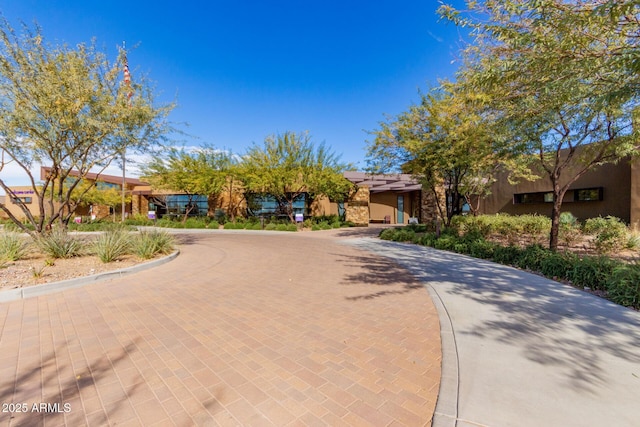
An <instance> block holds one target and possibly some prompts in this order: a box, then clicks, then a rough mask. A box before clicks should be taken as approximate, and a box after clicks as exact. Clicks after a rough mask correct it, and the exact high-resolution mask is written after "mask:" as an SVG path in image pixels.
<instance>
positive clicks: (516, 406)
mask: <svg viewBox="0 0 640 427" xmlns="http://www.w3.org/2000/svg"><path fill="white" fill-rule="evenodd" d="M348 243H350V244H353V245H355V246H356V247H358V248H361V249H365V250H368V251H371V252H374V253H376V254H380V255H384V256H386V257H389V258H391V259H393V260H394V261H396V262H398V263H399V264H400V265H401V266H403V267H405V268H407V269H408V270H410V271H411V272H412V273H413V274H414V275H415V276H416V277H417V278H419V279H420V280H421V281H422V282H424V283H425V284H426V285H427V287H428V288H430V289H431V292H432V295H433V296H434V301H435V302H436V306H438V305H439V313H440V321H441V324H442V338H443V341H442V342H443V359H444V360H443V372H442V387H441V389H440V396H439V398H438V405H437V407H436V416H435V418H434V424H433V425H434V426H458V427H463V426H464V427H467V426H495V427H498V426H536V427H538V426H562V427H566V426H580V427H584V426H598V427H601V426H617V427H620V426H638V425H640V424H639V423H640V313H638V312H636V311H633V310H630V309H626V308H623V307H620V306H617V305H615V304H612V303H610V302H608V301H606V300H603V299H600V298H597V297H595V296H592V295H590V294H587V293H584V292H581V291H579V290H576V289H573V288H571V287H569V286H566V285H563V284H560V283H557V282H553V281H551V280H548V279H545V278H543V277H539V276H536V275H533V274H529V273H526V272H523V271H519V270H517V269H514V268H510V267H505V266H501V265H497V264H494V263H490V262H487V261H483V260H478V259H474V258H470V257H467V256H463V255H458V254H453V253H448V252H442V251H437V250H434V249H430V248H425V247H420V246H416V245H410V244H400V243H393V242H385V241H380V240H378V239H372V238H362V239H355V240H350V241H348Z"/></svg>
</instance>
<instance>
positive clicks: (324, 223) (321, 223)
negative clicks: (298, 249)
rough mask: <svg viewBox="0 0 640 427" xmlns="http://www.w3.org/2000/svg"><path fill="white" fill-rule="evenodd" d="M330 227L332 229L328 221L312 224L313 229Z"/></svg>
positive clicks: (327, 228)
mask: <svg viewBox="0 0 640 427" xmlns="http://www.w3.org/2000/svg"><path fill="white" fill-rule="evenodd" d="M329 229H331V225H330V224H329V223H328V222H326V221H320V222H317V223H315V224H313V225H312V226H311V230H313V231H318V230H329Z"/></svg>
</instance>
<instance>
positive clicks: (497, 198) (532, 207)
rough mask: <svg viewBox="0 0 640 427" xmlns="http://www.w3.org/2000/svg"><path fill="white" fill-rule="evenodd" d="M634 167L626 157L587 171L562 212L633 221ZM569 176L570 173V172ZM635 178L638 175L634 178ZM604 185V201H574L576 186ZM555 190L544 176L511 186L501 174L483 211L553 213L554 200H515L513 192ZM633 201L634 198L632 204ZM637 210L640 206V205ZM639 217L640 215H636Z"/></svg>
mask: <svg viewBox="0 0 640 427" xmlns="http://www.w3.org/2000/svg"><path fill="white" fill-rule="evenodd" d="M631 172H632V169H631V166H630V164H629V162H628V161H627V160H624V161H621V162H620V163H618V164H606V165H603V166H600V167H598V168H597V169H594V170H592V171H589V172H587V173H586V174H585V175H583V176H582V177H581V178H580V179H578V180H577V181H576V182H575V183H573V184H572V185H571V187H570V191H568V192H567V194H566V196H565V198H564V201H563V205H562V212H571V213H572V214H573V215H575V216H576V217H577V218H578V219H580V220H584V219H587V218H593V217H598V216H607V215H612V216H616V217H618V218H620V219H622V220H623V221H625V222H629V221H631V219H632V218H631V217H632V215H631V211H632V206H635V205H638V204H639V201H638V200H639V199H638V197H637V196H634V197H632V189H635V191H636V192H640V189H638V188H637V187H638V184H637V183H635V184H633V185H632V173H631ZM566 175H569V173H567V174H566ZM635 178H636V180H637V179H638V178H639V176H636V177H635ZM600 187H601V188H602V189H603V199H602V200H601V201H574V192H573V191H572V190H574V189H586V188H600ZM550 191H552V187H551V182H550V181H549V179H548V178H546V177H543V178H541V179H538V180H537V181H533V182H531V181H522V182H520V183H519V184H517V185H511V184H509V182H508V181H507V176H506V174H503V175H501V176H499V177H498V180H497V182H496V183H495V184H494V185H493V188H492V190H491V194H490V195H489V196H488V197H486V198H485V199H483V200H482V201H481V202H480V213H484V214H495V213H508V214H512V215H522V214H534V213H535V214H539V215H546V216H550V215H551V209H552V204H551V203H544V202H540V203H519V204H517V203H514V194H522V193H542V192H550ZM632 200H634V202H633V205H632ZM634 209H640V205H639V206H636V207H635V208H634ZM634 218H638V214H637V213H635V214H634Z"/></svg>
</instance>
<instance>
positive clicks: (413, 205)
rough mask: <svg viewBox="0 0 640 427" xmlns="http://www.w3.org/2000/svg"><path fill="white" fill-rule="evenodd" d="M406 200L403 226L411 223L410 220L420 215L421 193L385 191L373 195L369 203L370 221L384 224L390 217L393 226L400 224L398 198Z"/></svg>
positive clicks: (403, 210)
mask: <svg viewBox="0 0 640 427" xmlns="http://www.w3.org/2000/svg"><path fill="white" fill-rule="evenodd" d="M399 196H402V197H403V198H404V207H403V209H402V212H403V221H402V223H403V224H408V223H409V218H410V217H412V216H414V215H415V216H416V217H417V216H418V215H419V203H420V202H419V192H417V191H411V192H402V193H398V192H393V191H384V192H380V193H373V194H371V196H370V197H371V198H370V201H369V212H370V220H371V221H372V222H384V221H385V218H386V217H389V219H390V220H391V222H390V223H391V224H397V223H398V197H399Z"/></svg>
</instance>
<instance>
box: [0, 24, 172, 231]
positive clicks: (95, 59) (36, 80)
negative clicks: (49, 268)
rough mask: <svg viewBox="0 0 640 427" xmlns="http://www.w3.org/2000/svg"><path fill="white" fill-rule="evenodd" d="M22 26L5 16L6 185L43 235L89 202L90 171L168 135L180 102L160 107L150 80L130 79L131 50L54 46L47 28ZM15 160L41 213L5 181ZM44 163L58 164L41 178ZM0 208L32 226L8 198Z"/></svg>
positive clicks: (1, 30)
mask: <svg viewBox="0 0 640 427" xmlns="http://www.w3.org/2000/svg"><path fill="white" fill-rule="evenodd" d="M22 30H23V31H22V32H21V33H17V32H16V31H14V29H13V28H12V27H11V26H10V25H9V23H8V22H7V21H6V20H2V21H0V150H1V151H2V156H1V157H0V187H2V189H4V191H5V192H6V194H7V196H8V197H10V198H12V199H13V200H15V202H16V203H18V206H19V207H20V208H21V210H22V212H23V215H24V217H25V218H26V220H27V222H28V223H30V224H31V226H32V228H33V229H34V230H35V231H30V232H32V233H35V234H39V233H41V232H43V231H44V230H46V229H48V228H50V227H51V225H52V224H53V223H54V222H55V221H58V222H59V223H60V224H62V225H63V226H66V224H67V223H68V221H69V219H70V218H71V216H72V215H73V211H74V210H75V208H76V206H77V204H78V203H79V202H78V201H79V200H82V195H81V194H78V190H80V189H83V191H90V190H91V186H88V185H85V186H84V187H81V185H82V183H83V182H85V181H86V180H83V178H84V177H85V176H86V175H87V174H88V173H89V172H90V171H91V172H97V173H98V174H99V173H100V172H102V171H104V170H105V168H107V167H108V166H109V165H110V164H111V163H112V162H113V161H114V160H115V159H117V158H120V157H121V156H122V153H124V152H125V150H130V151H136V150H142V149H144V148H145V147H148V146H151V145H154V144H157V143H158V142H159V141H162V140H163V139H164V137H165V135H167V133H168V132H169V130H170V125H169V123H168V121H167V115H168V114H169V112H170V111H171V109H172V108H173V105H171V104H169V105H163V106H156V105H155V103H154V96H153V93H152V91H151V88H150V86H149V84H148V83H147V81H146V80H145V79H143V78H140V79H134V82H133V83H129V82H127V83H125V82H124V77H123V70H124V68H125V66H126V57H125V52H124V51H123V50H121V51H120V52H119V55H118V58H117V60H116V61H115V62H109V60H108V59H107V56H106V55H105V54H104V53H101V52H99V51H98V50H96V47H95V44H89V45H85V44H80V45H77V46H75V47H69V46H66V45H62V46H51V45H49V44H47V43H46V42H45V41H44V38H43V36H42V31H41V30H40V28H35V29H34V30H31V29H30V28H28V27H27V26H23V28H22ZM127 72H128V69H127ZM9 163H14V164H16V165H18V166H19V167H20V168H21V169H22V170H24V173H25V175H26V179H28V181H29V183H30V185H31V187H32V188H33V191H34V196H35V197H34V198H35V199H36V200H37V203H38V213H37V214H35V215H34V214H32V213H31V212H30V211H29V209H28V206H27V205H25V204H24V203H23V202H22V200H21V199H20V198H18V197H16V195H15V194H14V193H13V192H12V190H11V188H10V187H9V186H8V185H6V183H5V181H4V180H3V179H2V169H3V168H4V167H5V166H6V165H7V164H9ZM37 164H41V165H47V166H50V167H51V170H50V172H49V173H48V174H47V175H46V176H45V177H43V179H42V181H41V182H39V181H38V180H37V178H36V177H35V176H33V173H32V172H31V169H32V167H33V166H34V165H37ZM0 209H2V210H3V211H4V212H5V213H6V214H7V215H8V216H9V218H10V219H11V220H13V221H14V222H15V223H16V224H17V225H18V226H19V227H21V228H22V229H23V230H25V231H29V230H28V227H27V226H25V225H24V224H22V222H21V221H20V219H19V218H17V217H16V216H15V215H14V214H13V213H12V212H11V211H10V210H9V209H8V207H7V206H5V204H2V203H0Z"/></svg>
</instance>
